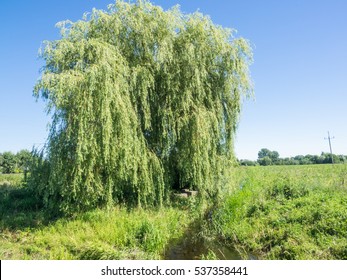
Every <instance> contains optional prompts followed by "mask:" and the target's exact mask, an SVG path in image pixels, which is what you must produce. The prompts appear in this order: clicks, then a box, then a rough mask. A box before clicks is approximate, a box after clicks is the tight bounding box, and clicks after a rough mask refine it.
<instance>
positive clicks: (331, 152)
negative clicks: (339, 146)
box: [324, 131, 335, 164]
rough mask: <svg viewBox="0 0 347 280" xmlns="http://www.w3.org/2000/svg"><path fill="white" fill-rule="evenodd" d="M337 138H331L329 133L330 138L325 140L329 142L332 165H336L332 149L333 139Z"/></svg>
mask: <svg viewBox="0 0 347 280" xmlns="http://www.w3.org/2000/svg"><path fill="white" fill-rule="evenodd" d="M334 138H335V137H330V134H329V131H328V138H324V139H325V140H329V148H330V155H331V163H332V164H334V158H333V151H332V149H331V141H330V140H331V139H334Z"/></svg>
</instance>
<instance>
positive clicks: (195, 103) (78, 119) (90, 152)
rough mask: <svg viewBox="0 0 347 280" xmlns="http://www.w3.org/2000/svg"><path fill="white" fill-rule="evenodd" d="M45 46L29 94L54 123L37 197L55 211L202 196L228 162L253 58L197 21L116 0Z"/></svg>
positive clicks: (227, 35) (225, 34) (64, 27)
mask: <svg viewBox="0 0 347 280" xmlns="http://www.w3.org/2000/svg"><path fill="white" fill-rule="evenodd" d="M59 27H60V28H61V39H59V40H56V41H50V42H45V46H44V48H43V50H42V52H41V56H42V57H43V59H44V60H45V66H44V68H43V71H42V77H41V78H40V80H39V81H38V82H37V84H36V86H35V89H34V95H35V96H36V97H42V98H43V99H44V100H46V102H47V108H48V112H49V113H50V114H51V115H52V124H51V129H50V134H49V137H48V142H47V161H48V162H49V172H46V174H47V176H41V177H40V180H41V181H40V182H39V183H38V184H37V191H38V192H39V193H40V194H41V195H42V196H43V198H44V201H45V203H46V205H49V206H50V207H53V208H59V209H60V210H61V211H63V212H71V211H79V210H83V209H88V208H92V207H95V206H97V205H111V204H113V203H120V202H124V201H125V202H129V203H135V204H137V205H160V204H162V203H163V202H164V201H165V200H167V199H168V195H169V193H170V190H171V189H173V188H182V187H190V188H192V189H195V190H199V193H200V194H201V195H202V196H204V195H206V194H209V195H211V194H213V193H215V192H216V191H217V190H218V188H219V186H220V179H221V176H222V174H223V170H224V168H225V167H226V166H227V165H228V164H229V163H230V162H232V161H233V159H234V153H233V137H234V134H235V130H236V127H237V122H238V116H239V113H240V106H241V101H242V98H243V97H244V96H248V95H249V94H251V92H252V87H251V82H250V78H249V64H250V63H251V60H252V52H251V49H250V47H249V44H248V43H247V41H246V40H244V39H242V38H238V39H236V38H234V36H233V31H231V30H229V29H224V28H222V27H220V26H217V25H215V24H213V23H212V21H211V20H210V19H209V17H206V16H203V15H202V14H200V13H194V14H190V15H185V14H182V13H181V12H180V10H179V8H178V7H174V8H172V9H170V10H168V11H164V10H163V9H162V8H160V7H158V6H154V5H152V4H151V3H149V2H147V1H138V2H137V3H136V4H132V3H126V2H123V1H116V3H115V4H112V5H109V7H108V10H107V11H101V10H95V9H94V10H93V11H92V13H91V14H87V15H85V16H84V18H83V20H80V21H77V22H74V23H73V22H70V21H65V22H61V23H59Z"/></svg>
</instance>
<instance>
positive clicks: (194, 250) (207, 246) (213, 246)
mask: <svg viewBox="0 0 347 280" xmlns="http://www.w3.org/2000/svg"><path fill="white" fill-rule="evenodd" d="M211 252H213V253H214V255H215V257H216V258H217V259H219V260H242V257H241V255H240V254H239V253H238V252H237V251H236V250H235V249H234V248H229V247H226V246H225V245H223V244H220V243H217V242H214V243H207V242H204V241H203V240H201V241H199V240H198V241H195V242H192V241H191V240H189V239H188V238H185V239H184V240H182V241H180V242H179V243H177V244H175V245H173V246H172V247H170V248H169V249H168V250H166V252H165V254H164V259H166V260H201V259H202V258H203V257H205V258H206V256H207V255H208V254H209V253H211ZM248 259H253V260H254V259H257V258H256V257H255V256H254V255H252V254H248Z"/></svg>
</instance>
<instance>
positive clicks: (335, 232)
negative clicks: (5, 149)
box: [0, 165, 347, 259]
mask: <svg viewBox="0 0 347 280" xmlns="http://www.w3.org/2000/svg"><path fill="white" fill-rule="evenodd" d="M230 174H231V175H230V179H229V180H232V184H229V187H228V188H227V189H226V190H225V191H224V193H223V194H221V195H220V198H219V200H218V201H212V202H209V203H207V204H206V203H205V204H203V205H202V204H199V202H198V200H197V199H194V198H192V199H180V200H177V199H175V201H174V202H172V203H171V204H170V205H166V206H164V207H162V208H160V209H153V208H147V209H129V208H127V207H126V206H121V205H120V206H117V207H113V208H110V209H97V210H94V211H90V212H86V213H81V214H77V215H75V216H74V217H69V218H66V217H52V216H49V215H48V214H47V213H45V211H44V210H43V209H42V206H41V203H40V201H38V200H37V199H36V198H35V197H34V196H33V195H32V194H31V192H30V190H28V189H27V188H26V187H25V184H23V183H22V176H21V175H18V174H17V175H0V259H170V258H171V259H172V258H183V256H184V258H198V259H206V258H207V259H211V258H212V259H213V258H223V257H224V258H228V256H225V255H223V254H219V253H218V252H221V251H222V248H233V249H235V250H236V251H237V252H238V253H239V255H240V256H241V257H242V258H249V257H250V256H252V257H256V258H259V259H347V165H308V166H269V167H260V166H259V167H237V168H235V169H233V170H231V173H230ZM197 242H200V243H201V242H204V243H205V244H212V243H213V244H214V245H213V246H206V248H205V250H204V251H195V253H194V252H193V254H190V255H189V257H187V256H188V255H187V254H185V255H184V254H178V253H177V250H178V251H182V250H183V251H184V250H186V248H184V247H201V244H200V243H199V245H198V246H197V245H196V244H197ZM194 243H195V245H194ZM216 244H218V245H217V246H216ZM177 247H181V248H178V249H177ZM172 248H176V252H172ZM193 251H194V250H193ZM194 254H195V256H193V255H194Z"/></svg>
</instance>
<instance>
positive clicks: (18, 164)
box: [0, 150, 32, 174]
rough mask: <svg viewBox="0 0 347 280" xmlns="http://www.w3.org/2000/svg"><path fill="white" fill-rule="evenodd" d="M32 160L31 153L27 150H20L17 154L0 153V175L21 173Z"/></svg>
mask: <svg viewBox="0 0 347 280" xmlns="http://www.w3.org/2000/svg"><path fill="white" fill-rule="evenodd" d="M31 160H32V153H31V152H29V151H28V150H21V151H19V152H17V153H16V154H15V153H12V152H4V153H0V173H3V174H10V173H23V172H25V171H26V170H27V169H28V168H29V165H30V162H31Z"/></svg>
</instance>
